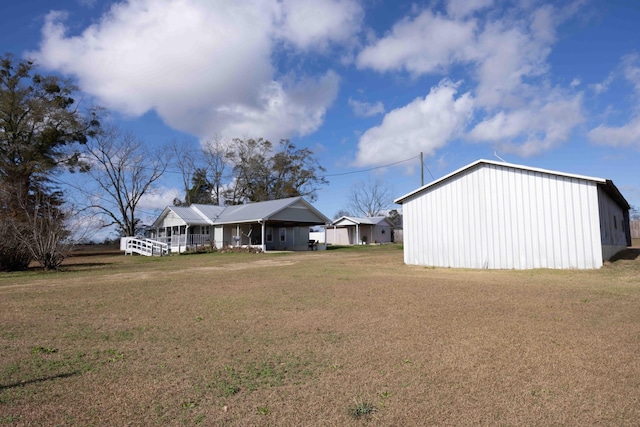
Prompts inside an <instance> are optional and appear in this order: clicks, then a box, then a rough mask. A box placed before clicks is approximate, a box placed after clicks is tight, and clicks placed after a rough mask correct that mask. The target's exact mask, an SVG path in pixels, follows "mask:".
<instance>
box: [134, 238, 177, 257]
mask: <svg viewBox="0 0 640 427" xmlns="http://www.w3.org/2000/svg"><path fill="white" fill-rule="evenodd" d="M124 254H125V255H133V254H138V255H144V256H163V255H168V254H169V246H168V245H167V244H166V243H163V242H158V241H157V240H151V239H140V238H137V237H127V238H126V242H125V247H124Z"/></svg>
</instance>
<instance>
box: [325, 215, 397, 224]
mask: <svg viewBox="0 0 640 427" xmlns="http://www.w3.org/2000/svg"><path fill="white" fill-rule="evenodd" d="M386 220H387V219H386V218H385V217H384V216H371V217H353V216H343V217H340V218H338V219H336V220H335V221H333V222H332V223H331V225H351V224H353V225H356V224H358V225H363V224H366V225H378V224H381V223H382V222H387V221H386Z"/></svg>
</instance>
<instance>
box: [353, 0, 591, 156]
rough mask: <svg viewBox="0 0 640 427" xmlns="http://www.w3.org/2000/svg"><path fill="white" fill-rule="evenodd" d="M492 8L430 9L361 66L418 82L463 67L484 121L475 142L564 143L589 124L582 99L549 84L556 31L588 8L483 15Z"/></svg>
mask: <svg viewBox="0 0 640 427" xmlns="http://www.w3.org/2000/svg"><path fill="white" fill-rule="evenodd" d="M491 4H492V1H489V0H487V1H484V0H477V1H472V2H462V1H457V0H450V1H449V2H448V3H447V13H448V16H447V17H443V16H440V15H436V14H433V13H432V12H430V11H428V10H427V11H423V12H422V13H420V14H419V15H418V16H417V17H415V18H414V19H411V20H410V19H407V18H405V19H403V20H401V21H399V22H398V23H397V24H396V25H395V26H394V27H393V29H392V31H391V32H390V33H388V34H387V35H385V36H384V37H383V38H381V39H379V40H375V41H374V42H372V43H371V44H370V45H369V46H368V47H366V48H365V49H364V50H363V51H362V52H361V53H360V55H359V57H358V65H359V66H360V67H368V68H372V69H374V70H376V71H379V72H389V71H403V70H404V71H407V72H409V73H411V74H413V75H422V74H428V73H442V74H445V73H447V72H448V70H449V69H452V68H453V67H454V66H460V67H462V68H463V69H464V70H465V71H468V72H469V73H470V74H471V76H472V77H473V81H471V82H469V83H471V84H473V83H475V88H474V89H473V92H472V93H473V106H474V114H475V115H476V117H480V118H481V120H480V123H479V124H478V125H477V126H476V127H475V128H474V129H473V131H472V132H471V133H470V134H469V135H468V137H469V139H471V140H474V141H483V142H488V143H491V144H494V145H496V144H497V145H500V146H501V147H502V149H503V150H505V151H509V152H515V153H518V154H520V155H522V156H529V155H533V154H537V153H540V152H542V151H545V150H548V149H550V148H552V147H554V146H556V145H558V144H560V143H562V142H563V141H564V140H566V139H567V138H569V136H570V135H571V131H572V130H573V128H574V127H575V126H577V125H579V124H580V123H582V122H583V121H584V117H583V114H582V96H580V95H575V93H574V92H573V91H563V90H561V89H560V88H554V87H552V86H551V85H550V84H549V82H548V81H547V76H548V73H549V64H548V56H549V53H550V52H551V46H552V45H553V43H555V41H556V38H557V37H556V29H557V27H558V25H559V24H560V23H561V22H562V21H563V20H565V19H567V18H568V17H569V16H571V14H575V13H576V11H577V10H578V9H579V7H580V5H581V2H579V1H578V2H574V3H572V4H571V5H569V6H568V7H566V8H564V9H560V8H555V7H553V6H550V5H543V6H540V7H531V6H532V5H533V3H531V4H527V3H526V2H525V3H520V5H519V6H514V7H513V8H505V9H495V10H492V11H491V13H486V14H484V15H477V16H476V12H478V11H480V10H483V9H485V8H487V7H488V6H491ZM518 7H521V9H520V10H518ZM471 16H473V17H471ZM575 84H576V82H575V81H574V82H572V85H575ZM437 146H440V145H437Z"/></svg>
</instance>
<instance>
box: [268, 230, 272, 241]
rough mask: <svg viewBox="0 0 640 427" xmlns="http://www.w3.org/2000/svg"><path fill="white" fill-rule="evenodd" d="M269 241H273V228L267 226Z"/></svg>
mask: <svg viewBox="0 0 640 427" xmlns="http://www.w3.org/2000/svg"><path fill="white" fill-rule="evenodd" d="M267 242H273V228H267Z"/></svg>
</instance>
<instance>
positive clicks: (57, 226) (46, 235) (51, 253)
mask: <svg viewBox="0 0 640 427" xmlns="http://www.w3.org/2000/svg"><path fill="white" fill-rule="evenodd" d="M35 199H36V200H35V202H34V203H33V206H30V207H27V206H25V207H24V212H25V214H24V217H23V218H24V223H23V225H24V226H23V227H19V228H16V230H15V232H16V235H17V236H18V239H19V241H20V243H21V245H22V246H23V247H24V248H25V249H26V250H27V251H28V252H29V253H30V254H31V258H32V259H33V260H34V261H36V262H38V264H40V266H42V267H43V268H44V269H45V270H58V269H59V268H60V265H61V264H62V261H64V259H65V258H66V257H67V256H68V255H69V254H70V253H71V251H72V250H73V247H74V246H75V243H74V241H73V240H72V239H71V233H70V232H69V229H68V227H67V225H68V220H69V218H71V217H72V212H71V210H70V209H63V208H61V207H60V206H58V205H57V203H55V201H53V203H52V201H51V200H48V198H47V196H45V195H44V194H39V195H37V196H36V198H35Z"/></svg>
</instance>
